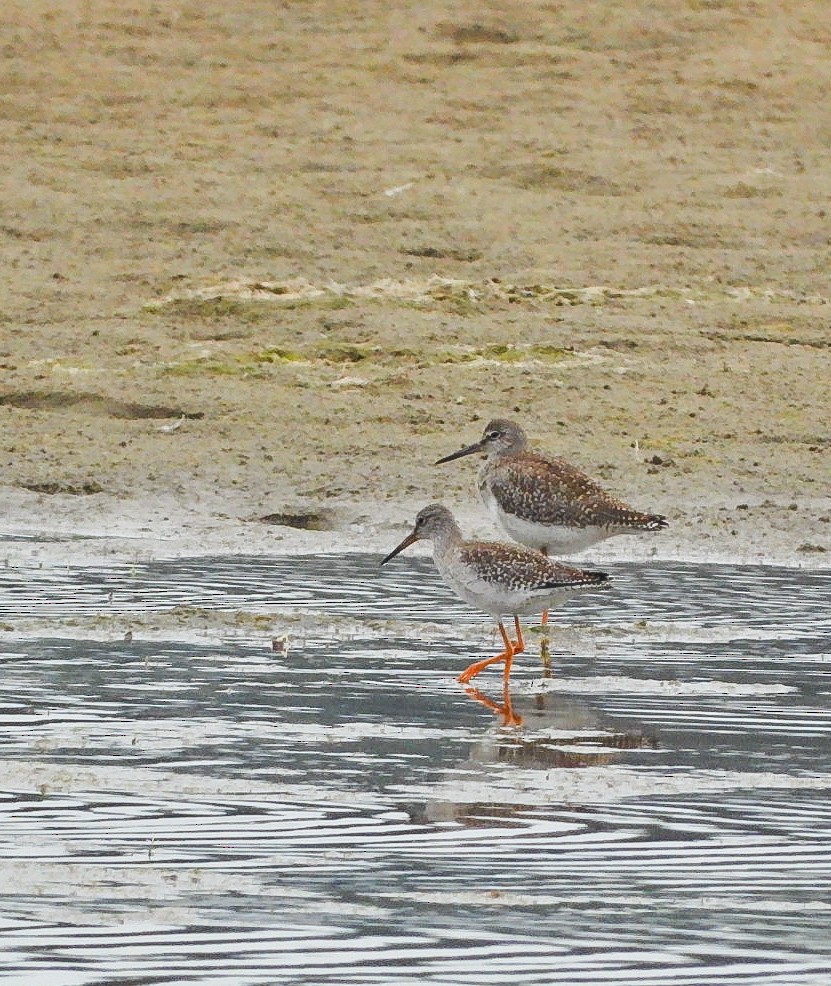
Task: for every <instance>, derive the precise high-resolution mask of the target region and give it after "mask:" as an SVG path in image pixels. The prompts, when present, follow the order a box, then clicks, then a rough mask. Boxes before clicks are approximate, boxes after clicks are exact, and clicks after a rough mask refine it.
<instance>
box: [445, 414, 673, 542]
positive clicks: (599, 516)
mask: <svg viewBox="0 0 831 986" xmlns="http://www.w3.org/2000/svg"><path fill="white" fill-rule="evenodd" d="M477 452H478V453H481V452H484V453H485V454H486V455H487V461H486V462H485V464H484V466H483V467H482V469H481V471H480V473H479V491H480V493H481V494H482V499H483V500H484V501H485V503H486V504H487V506H488V509H489V510H490V511H491V513H492V514H493V515H494V517H495V519H496V521H497V523H498V524H499V525H500V527H502V528H503V529H504V530H505V531H506V532H507V533H508V534H509V535H510V536H511V537H512V538H513V539H514V540H515V541H519V543H520V544H524V545H527V546H528V547H530V548H535V549H537V550H540V551H543V552H545V553H547V554H553V555H569V554H571V553H572V552H575V551H582V550H583V549H584V548H588V547H590V546H591V545H592V544H596V543H597V542H598V541H602V540H604V539H605V538H608V537H613V536H614V535H617V534H630V533H633V534H634V533H638V532H641V531H659V530H661V529H662V528H664V527H666V526H667V521H666V518H664V517H662V516H661V515H660V514H650V513H644V512H642V511H640V510H635V509H634V508H632V507H630V506H629V505H628V504H627V503H624V502H623V501H622V500H618V499H617V498H616V497H614V496H612V495H611V494H609V493H607V492H606V490H604V489H603V488H602V487H601V486H599V485H598V484H597V483H595V482H594V480H592V479H590V478H589V477H588V476H587V475H586V474H585V473H584V472H582V471H581V470H580V469H578V468H576V467H575V466H572V465H571V464H570V463H568V462H566V461H565V460H564V459H559V458H554V457H552V456H547V455H543V454H542V453H541V452H535V451H533V450H532V449H529V448H528V439H527V438H526V436H525V432H524V431H523V430H522V428H520V426H519V425H518V424H516V422H514V421H508V420H506V419H504V418H495V419H494V420H493V421H491V422H490V423H489V424H488V425H487V427H486V428H485V432H484V434H483V436H482V438H481V439H480V441H478V442H475V443H474V444H473V445H468V446H467V447H466V448H463V449H460V450H459V451H458V452H453V453H451V454H450V455H446V456H444V458H442V459H439V463H441V462H450V461H452V460H453V459H458V458H460V457H461V456H464V455H473V454H475V453H477Z"/></svg>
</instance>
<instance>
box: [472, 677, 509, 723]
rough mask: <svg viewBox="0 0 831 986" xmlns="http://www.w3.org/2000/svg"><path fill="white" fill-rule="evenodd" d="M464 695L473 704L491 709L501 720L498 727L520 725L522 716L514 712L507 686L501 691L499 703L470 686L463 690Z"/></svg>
mask: <svg viewBox="0 0 831 986" xmlns="http://www.w3.org/2000/svg"><path fill="white" fill-rule="evenodd" d="M465 694H466V695H469V696H470V697H471V698H472V699H473V700H474V702H479V703H480V704H481V705H484V706H485V708H486V709H491V710H492V711H493V712H495V713H496V714H497V715H498V716H500V718H501V719H502V722H501V723H500V725H501V726H503V727H504V728H508V727H511V726H514V727H517V726H521V725H522V716H520V715H517V714H516V712H514V707H513V703H512V702H511V691H510V689H509V688H508V687H507V685H506V686H505V688H503V689H502V701H501V702H497V701H496V700H495V699H492V698H490V697H489V696H487V695H485V693H484V692H480V691H479V689H478V688H474V687H473V686H472V685H468V686H467V687H466V688H465Z"/></svg>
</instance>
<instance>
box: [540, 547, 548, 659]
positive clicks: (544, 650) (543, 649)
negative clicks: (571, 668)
mask: <svg viewBox="0 0 831 986" xmlns="http://www.w3.org/2000/svg"><path fill="white" fill-rule="evenodd" d="M540 551H541V552H542V554H544V555H545V556H546V558H547V557H548V549H547V548H540ZM540 623H541V624H542V626H543V632H542V637H541V638H540V660H541V661H542V676H543V678H550V677H551V652H550V651H549V649H548V610H547V609H545V610H543V614H542V619H541V620H540Z"/></svg>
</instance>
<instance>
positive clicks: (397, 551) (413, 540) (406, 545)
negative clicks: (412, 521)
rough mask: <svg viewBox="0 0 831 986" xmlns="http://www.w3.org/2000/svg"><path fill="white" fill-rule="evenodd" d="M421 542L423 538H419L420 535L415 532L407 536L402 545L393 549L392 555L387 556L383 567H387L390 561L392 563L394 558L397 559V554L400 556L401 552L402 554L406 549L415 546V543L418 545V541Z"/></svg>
mask: <svg viewBox="0 0 831 986" xmlns="http://www.w3.org/2000/svg"><path fill="white" fill-rule="evenodd" d="M420 540H421V538H420V537H419V535H418V534H416V532H415V531H413V532H412V533H411V534H408V535H407V536H406V537H405V538H404V540H403V541H402V542H401V544H399V545H398V547H397V548H393V549H392V551H391V552H390V553H389V554H388V555H387V557H386V558H385V559H384V560H383V561H382V562H381V564H382V565H386V563H387V562H388V561H390V560H392V559H393V558H395V556H396V555H397V554H400V553H401V552H402V551H403V550H404V549H405V548H409V547H410V545H411V544H415V543H416V541H420Z"/></svg>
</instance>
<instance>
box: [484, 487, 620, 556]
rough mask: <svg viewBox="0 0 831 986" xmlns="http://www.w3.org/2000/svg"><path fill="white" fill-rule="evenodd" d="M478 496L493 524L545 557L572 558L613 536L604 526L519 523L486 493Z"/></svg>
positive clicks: (521, 520) (518, 518) (519, 521)
mask: <svg viewBox="0 0 831 986" xmlns="http://www.w3.org/2000/svg"><path fill="white" fill-rule="evenodd" d="M482 497H483V499H484V501H485V504H486V505H487V507H488V510H489V511H490V512H491V515H492V516H493V518H494V519H495V520H496V522H497V524H499V526H500V527H501V528H502V530H503V531H505V533H506V534H508V535H509V536H510V537H512V538H513V539H514V541H518V542H519V543H520V544H524V545H526V546H527V547H529V548H534V549H535V550H536V551H542V550H543V549H545V551H546V552H547V553H548V554H549V555H555V556H556V555H566V556H567V555H572V554H575V553H576V552H578V551H585V549H586V548H590V547H591V546H592V545H593V544H597V542H598V541H603V540H604V539H605V538H608V537H612V535H614V534H615V533H617V532H616V531H615V530H614V529H612V530H610V529H609V528H607V527H567V526H565V525H563V524H550V525H549V524H535V523H534V522H533V521H530V520H523V519H522V517H517V516H516V515H515V514H508V513H505V511H504V510H503V509H502V508H501V507H500V506H499V504H498V503H497V502H496V500H495V499H494V497H493V496H491V495H490V493H489V492H487V491H483V492H482Z"/></svg>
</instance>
